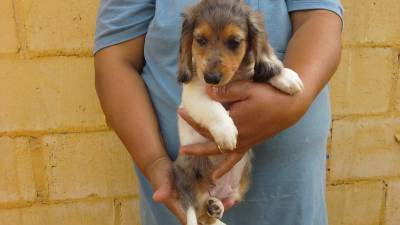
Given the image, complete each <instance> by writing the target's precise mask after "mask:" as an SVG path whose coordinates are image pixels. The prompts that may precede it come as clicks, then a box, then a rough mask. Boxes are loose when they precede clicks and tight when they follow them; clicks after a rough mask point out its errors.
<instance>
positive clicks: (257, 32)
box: [247, 11, 283, 82]
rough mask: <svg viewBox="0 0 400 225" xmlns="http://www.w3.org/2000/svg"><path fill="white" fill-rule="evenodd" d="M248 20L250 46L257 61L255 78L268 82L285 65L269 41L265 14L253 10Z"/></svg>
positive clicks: (255, 61) (257, 80) (258, 80)
mask: <svg viewBox="0 0 400 225" xmlns="http://www.w3.org/2000/svg"><path fill="white" fill-rule="evenodd" d="M247 21H248V38H249V47H250V49H251V51H252V52H253V55H254V63H255V64H254V76H253V80H254V81H255V82H266V81H268V80H269V79H270V78H271V77H273V76H275V75H279V74H280V73H281V71H282V69H283V65H282V62H281V61H280V60H279V59H278V57H276V55H275V53H274V51H273V49H272V47H271V46H270V45H269V43H268V39H267V34H266V32H265V30H264V19H263V16H262V15H261V14H260V13H258V12H255V11H251V12H250V13H249V15H248V19H247Z"/></svg>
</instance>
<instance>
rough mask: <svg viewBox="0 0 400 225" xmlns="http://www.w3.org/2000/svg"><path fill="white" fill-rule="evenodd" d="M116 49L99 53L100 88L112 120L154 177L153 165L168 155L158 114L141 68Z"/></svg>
mask: <svg viewBox="0 0 400 225" xmlns="http://www.w3.org/2000/svg"><path fill="white" fill-rule="evenodd" d="M112 51H113V50H104V51H102V52H99V53H97V54H96V58H95V66H96V90H97V93H98V96H99V99H100V103H101V106H102V108H103V111H104V113H105V115H106V118H107V120H108V122H109V123H110V125H111V126H112V128H113V129H114V130H115V132H116V133H117V135H118V136H119V138H120V139H121V140H122V142H123V143H124V145H125V146H126V148H127V149H128V151H129V152H130V154H131V156H132V158H133V160H134V161H135V163H136V165H137V166H138V167H139V168H140V169H141V171H142V172H143V173H144V174H145V175H146V176H147V177H148V178H151V177H150V174H149V173H150V171H149V170H151V167H152V166H151V165H152V164H153V163H154V162H155V161H157V160H158V159H160V158H163V157H167V154H166V151H165V149H164V147H163V145H162V141H161V136H160V133H159V129H158V124H157V120H156V116H155V113H154V110H153V107H152V105H151V102H150V99H149V96H148V94H147V90H146V87H145V85H144V82H143V80H142V78H141V77H140V75H139V74H138V72H137V69H136V68H135V67H134V66H133V65H132V64H131V63H130V62H127V61H124V60H123V59H121V58H120V57H119V56H118V55H116V54H115V53H114V52H112Z"/></svg>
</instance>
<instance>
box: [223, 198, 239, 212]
mask: <svg viewBox="0 0 400 225" xmlns="http://www.w3.org/2000/svg"><path fill="white" fill-rule="evenodd" d="M235 203H236V202H235V200H234V199H232V198H226V199H223V200H222V204H224V209H225V211H226V210H229V209H230V208H232V207H233V206H234V205H235Z"/></svg>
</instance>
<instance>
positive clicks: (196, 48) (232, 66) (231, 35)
mask: <svg viewBox="0 0 400 225" xmlns="http://www.w3.org/2000/svg"><path fill="white" fill-rule="evenodd" d="M246 35H247V34H246V32H245V31H243V30H242V29H241V28H240V27H239V26H237V25H235V24H228V25H226V26H225V27H224V29H223V30H222V31H221V32H220V33H218V34H217V33H215V31H214V30H213V29H212V27H211V26H210V25H209V24H208V23H201V24H200V25H198V26H197V27H196V28H195V30H194V35H193V38H194V40H193V46H192V53H193V57H194V59H195V62H196V68H195V69H196V73H197V75H198V77H199V79H200V80H204V73H205V72H206V71H208V72H216V73H219V74H220V75H221V76H222V77H221V81H220V83H219V84H218V85H224V84H227V83H228V82H229V81H231V80H232V78H233V76H234V75H235V73H236V71H237V70H238V69H239V67H240V65H241V62H242V60H243V58H244V56H245V54H246V49H247V42H246ZM202 39H204V40H205V41H206V44H205V45H202V44H201V43H199V40H200V42H201V40H202ZM231 39H235V40H240V44H239V45H238V47H237V48H236V49H230V48H229V45H228V42H229V41H230V40H231ZM216 55H218V59H219V63H218V64H216V65H212V63H211V64H210V65H208V64H209V63H210V62H211V61H212V59H215V57H216ZM210 70H212V71H210Z"/></svg>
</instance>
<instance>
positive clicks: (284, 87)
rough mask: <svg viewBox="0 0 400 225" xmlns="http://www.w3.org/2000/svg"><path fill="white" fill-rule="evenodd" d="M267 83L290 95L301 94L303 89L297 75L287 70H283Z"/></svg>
mask: <svg viewBox="0 0 400 225" xmlns="http://www.w3.org/2000/svg"><path fill="white" fill-rule="evenodd" d="M269 83H270V84H271V85H272V86H274V87H276V88H278V89H279V90H281V91H283V92H285V93H287V94H290V95H294V94H296V93H298V92H302V91H303V89H304V85H303V82H302V81H301V79H300V77H299V75H298V74H297V73H296V72H294V71H293V70H291V69H289V68H283V70H282V73H281V74H279V75H276V76H274V77H272V78H271V79H270V80H269Z"/></svg>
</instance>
